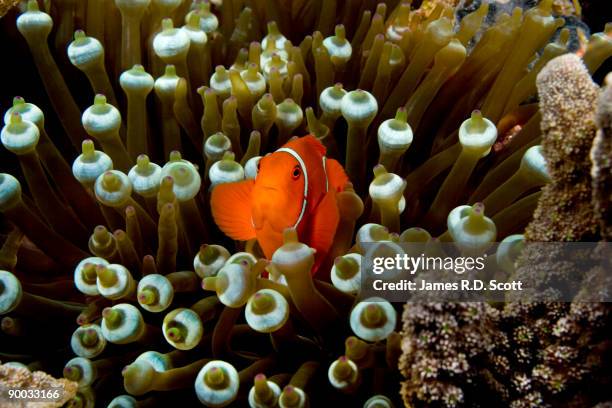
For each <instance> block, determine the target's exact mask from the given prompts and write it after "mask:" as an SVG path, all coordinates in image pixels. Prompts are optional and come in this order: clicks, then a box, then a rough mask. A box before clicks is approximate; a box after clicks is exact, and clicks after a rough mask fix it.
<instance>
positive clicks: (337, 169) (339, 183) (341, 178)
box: [325, 159, 349, 191]
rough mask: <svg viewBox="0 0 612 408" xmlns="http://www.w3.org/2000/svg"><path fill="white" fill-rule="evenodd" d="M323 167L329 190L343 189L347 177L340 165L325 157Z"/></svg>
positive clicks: (347, 179)
mask: <svg viewBox="0 0 612 408" xmlns="http://www.w3.org/2000/svg"><path fill="white" fill-rule="evenodd" d="M325 167H326V171H327V179H328V180H329V188H330V190H335V191H343V190H344V186H345V185H346V183H348V181H349V178H348V176H347V175H346V172H345V171H344V169H343V168H342V165H341V164H340V163H338V162H337V161H336V160H334V159H327V160H326V163H325Z"/></svg>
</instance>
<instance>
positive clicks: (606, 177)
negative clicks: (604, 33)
mask: <svg viewBox="0 0 612 408" xmlns="http://www.w3.org/2000/svg"><path fill="white" fill-rule="evenodd" d="M606 82H607V83H606V86H605V87H604V88H603V89H602V91H601V95H600V97H599V104H598V105H597V116H596V123H597V135H596V136H595V140H593V147H592V148H591V155H590V158H591V161H592V163H593V164H592V166H591V178H592V183H593V187H592V188H593V211H594V212H595V216H596V217H597V218H598V219H599V227H600V230H601V236H602V238H603V239H604V240H606V241H610V240H612V230H611V229H610V226H609V223H608V222H607V220H610V218H611V217H612V213H610V207H611V205H610V204H611V203H612V191H611V190H610V185H612V180H611V179H610V177H611V176H610V174H612V162H611V161H612V77H610V76H608V78H607V80H606Z"/></svg>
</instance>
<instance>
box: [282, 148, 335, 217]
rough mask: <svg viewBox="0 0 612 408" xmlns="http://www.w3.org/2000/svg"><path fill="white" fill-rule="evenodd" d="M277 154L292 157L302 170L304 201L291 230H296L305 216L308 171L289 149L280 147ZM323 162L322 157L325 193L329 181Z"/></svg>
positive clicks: (296, 155)
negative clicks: (286, 154) (287, 154)
mask: <svg viewBox="0 0 612 408" xmlns="http://www.w3.org/2000/svg"><path fill="white" fill-rule="evenodd" d="M277 152H285V153H289V154H290V155H291V156H293V158H294V159H295V160H297V162H298V163H299V165H300V167H301V168H302V173H303V174H304V199H303V201H302V211H300V215H299V217H298V219H297V221H296V222H295V224H294V225H293V228H297V227H298V225H300V222H301V221H302V219H303V218H304V214H306V205H307V204H308V169H307V168H306V163H304V160H303V159H302V157H301V156H300V155H299V154H298V152H296V151H295V150H293V149H291V148H289V147H281V148H280V149H278V150H277ZM325 162H326V157H325V156H323V173H324V174H325V192H327V191H328V189H329V180H328V179H327V169H326V164H325Z"/></svg>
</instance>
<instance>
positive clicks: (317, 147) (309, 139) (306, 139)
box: [287, 135, 327, 156]
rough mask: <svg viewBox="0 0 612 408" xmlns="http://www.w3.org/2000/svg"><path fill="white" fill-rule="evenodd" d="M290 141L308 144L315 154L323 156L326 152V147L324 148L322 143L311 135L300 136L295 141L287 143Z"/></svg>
mask: <svg viewBox="0 0 612 408" xmlns="http://www.w3.org/2000/svg"><path fill="white" fill-rule="evenodd" d="M291 143H297V144H303V145H305V146H308V148H309V149H312V150H314V151H315V152H317V154H320V155H321V156H325V154H326V153H327V149H326V148H325V146H324V145H323V143H321V142H320V141H319V139H317V138H316V137H314V136H313V135H306V136H302V137H300V138H298V139H296V140H295V141H293V142H290V143H288V144H287V145H290V144H291ZM288 147H289V146H288Z"/></svg>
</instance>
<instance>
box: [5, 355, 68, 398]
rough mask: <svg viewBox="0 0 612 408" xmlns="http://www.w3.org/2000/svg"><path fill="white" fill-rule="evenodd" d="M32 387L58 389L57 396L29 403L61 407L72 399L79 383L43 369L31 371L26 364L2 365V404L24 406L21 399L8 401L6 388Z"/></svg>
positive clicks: (40, 389) (48, 389) (45, 389)
mask: <svg viewBox="0 0 612 408" xmlns="http://www.w3.org/2000/svg"><path fill="white" fill-rule="evenodd" d="M26 388H31V389H34V390H39V391H48V392H53V391H57V395H58V397H57V398H49V399H52V400H53V401H52V402H51V401H49V402H47V401H44V399H41V402H31V403H28V405H32V406H36V407H39V408H55V407H61V406H63V405H64V404H65V403H67V402H68V401H70V400H71V399H72V398H74V396H75V395H76V392H77V383H76V382H74V381H70V380H67V379H65V378H60V379H56V378H53V377H52V376H50V375H49V374H47V373H45V372H42V371H34V372H31V371H30V370H28V369H27V368H26V367H25V366H24V367H19V366H16V365H11V364H2V365H0V389H2V390H4V391H3V393H4V394H5V395H3V400H4V401H3V402H2V406H3V407H6V408H13V407H14V408H17V407H20V406H22V403H21V401H18V400H16V399H14V401H15V402H11V401H10V400H9V401H7V399H8V396H7V395H6V390H9V389H26Z"/></svg>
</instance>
